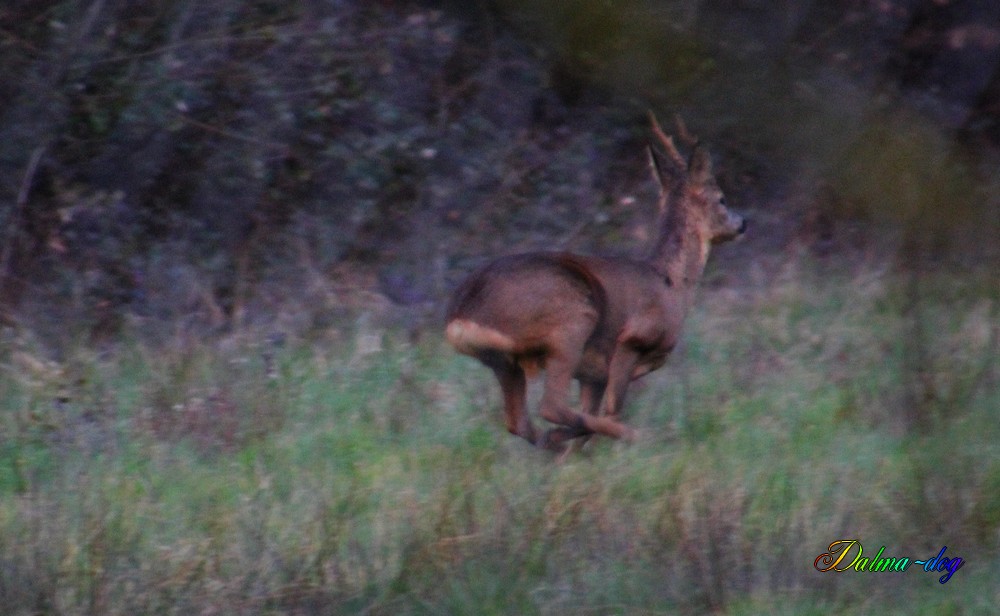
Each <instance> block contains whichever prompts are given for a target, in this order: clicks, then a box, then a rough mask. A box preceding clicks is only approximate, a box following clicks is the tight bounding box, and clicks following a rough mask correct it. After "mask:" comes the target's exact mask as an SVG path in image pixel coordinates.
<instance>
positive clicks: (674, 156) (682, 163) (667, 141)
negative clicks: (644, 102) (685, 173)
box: [646, 111, 688, 169]
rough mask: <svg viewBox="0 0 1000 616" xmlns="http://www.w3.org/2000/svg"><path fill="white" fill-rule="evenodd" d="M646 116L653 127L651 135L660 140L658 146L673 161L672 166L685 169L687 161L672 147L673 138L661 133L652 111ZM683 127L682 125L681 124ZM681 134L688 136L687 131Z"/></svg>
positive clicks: (661, 130)
mask: <svg viewBox="0 0 1000 616" xmlns="http://www.w3.org/2000/svg"><path fill="white" fill-rule="evenodd" d="M646 114H647V115H648V116H649V123H650V124H652V125H653V134H655V135H656V138H657V139H659V140H660V145H662V146H663V149H665V150H666V151H667V154H669V155H670V159H671V160H673V161H674V164H676V165H678V166H679V167H680V168H681V169H687V161H686V160H684V157H683V156H681V153H680V152H678V151H677V146H675V145H674V138H673V137H671V136H669V135H667V134H666V133H665V132H663V129H662V128H660V123H659V122H657V121H656V115H654V114H653V112H652V111H647V112H646ZM682 126H683V124H682ZM683 134H685V135H688V132H687V129H684V132H683Z"/></svg>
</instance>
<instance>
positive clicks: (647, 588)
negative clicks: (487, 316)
mask: <svg viewBox="0 0 1000 616" xmlns="http://www.w3.org/2000/svg"><path fill="white" fill-rule="evenodd" d="M973 282H974V281H973ZM968 284H970V283H969V282H968V281H963V282H962V283H956V282H950V281H949V279H948V278H947V277H943V276H941V277H931V278H930V279H929V280H928V282H927V283H926V285H925V288H924V292H923V295H922V296H921V298H920V301H921V302H922V308H923V309H922V310H921V318H922V319H924V322H922V323H920V324H919V325H920V326H921V327H923V328H924V329H925V330H926V331H931V332H934V336H933V340H934V344H933V345H930V346H928V347H927V348H924V349H922V351H921V352H920V353H919V355H920V359H919V361H914V360H913V358H912V356H911V355H912V353H913V347H912V344H909V343H908V342H907V341H906V340H903V339H902V338H903V337H905V336H906V335H907V332H912V331H913V323H912V322H911V321H909V320H908V319H907V317H905V316H904V315H905V314H907V313H906V311H905V310H904V308H906V301H908V299H907V298H908V297H909V296H908V295H907V294H906V292H905V291H904V285H902V284H901V283H900V282H899V281H896V280H895V279H894V278H892V277H891V276H882V277H878V276H871V275H861V274H857V275H850V274H835V275H829V274H826V275H823V276H820V275H818V274H816V275H812V274H805V275H803V276H799V277H794V278H792V279H789V280H784V281H777V282H775V283H773V284H772V285H771V286H769V287H767V288H762V289H754V290H745V291H739V292H737V291H732V290H719V291H714V290H710V289H706V290H704V292H703V293H702V294H701V297H700V300H699V302H698V305H697V307H696V309H695V312H694V314H693V315H692V317H691V319H690V320H689V322H688V324H687V329H686V331H685V340H684V343H683V345H682V347H681V348H679V349H678V351H677V353H676V354H675V356H674V357H673V358H672V359H671V361H670V362H669V363H668V367H666V368H665V369H664V370H662V371H660V372H658V373H654V374H653V375H652V376H650V377H647V378H646V379H645V383H644V384H643V385H642V386H636V387H634V388H633V392H632V395H631V396H630V400H629V402H628V404H627V412H628V415H629V419H628V420H629V423H630V424H631V425H633V426H635V427H637V428H639V429H640V430H642V434H643V436H642V438H641V439H640V441H639V442H638V443H636V444H634V445H630V446H625V445H622V444H618V443H612V442H608V441H606V440H600V439H593V440H592V441H591V442H590V443H589V444H588V445H587V446H586V447H585V448H584V449H583V450H582V451H581V452H579V453H578V454H577V455H575V456H572V457H570V458H568V459H567V460H566V461H565V462H563V463H561V464H557V463H555V462H554V460H553V459H552V457H551V456H550V455H548V454H547V453H544V452H539V451H535V450H533V449H532V448H530V447H529V446H528V445H527V444H525V443H524V442H523V441H520V440H519V439H516V438H515V437H512V436H509V435H508V434H507V433H506V432H505V431H504V430H503V427H502V421H501V418H500V414H499V411H498V408H499V392H498V391H497V390H496V386H495V384H494V383H493V382H492V379H491V376H490V374H489V372H488V371H487V370H485V369H484V368H482V367H481V366H479V365H477V364H475V363H474V362H472V361H470V360H468V359H466V358H463V357H460V356H457V355H455V354H454V353H453V352H451V351H450V350H449V349H447V348H446V346H445V345H444V344H443V342H442V341H441V340H440V338H438V337H435V336H428V337H426V340H425V341H423V342H421V343H419V344H411V343H409V342H403V341H402V340H403V338H404V337H403V336H401V335H397V334H396V333H395V332H393V331H385V332H383V339H382V342H381V345H380V346H381V348H380V350H373V349H376V348H377V347H378V346H379V345H374V346H373V345H371V344H370V342H371V341H368V342H369V344H367V346H366V345H358V346H355V345H353V344H347V343H344V342H343V341H341V342H339V343H338V344H337V345H336V346H334V345H331V344H324V343H320V342H304V341H300V342H289V343H287V344H286V345H284V346H282V347H280V348H270V347H268V345H267V344H266V343H262V342H260V341H259V340H258V339H257V338H255V337H254V336H251V335H249V334H246V335H243V336H233V337H231V338H230V339H227V340H225V341H216V342H214V343H208V342H197V343H188V344H178V345H175V346H174V347H171V348H169V349H155V350H154V349H148V348H145V347H143V345H142V344H141V343H138V342H136V343H131V344H123V345H122V346H121V347H120V348H119V350H118V351H116V352H115V353H112V354H109V355H106V356H100V357H98V356H96V355H94V354H93V353H91V352H90V351H88V350H87V349H83V348H79V349H73V350H71V351H70V352H69V353H68V354H67V355H66V357H65V358H64V359H63V360H62V361H61V362H59V363H55V362H45V361H43V360H42V359H41V357H40V356H41V353H40V352H39V351H38V350H37V349H34V348H33V347H32V345H31V344H30V341H28V340H17V341H15V343H14V344H12V345H11V346H10V348H9V350H8V351H6V352H5V354H4V355H2V356H0V360H2V362H3V367H4V370H3V372H2V373H0V430H2V432H0V605H3V606H4V610H5V611H4V613H9V614H98V613H99V614H140V613H156V614H190V613H225V614H314V613H321V614H327V613H359V612H364V613H374V614H406V613H412V614H440V613H470V614H490V613H505V614H507V613H516V614H563V613H573V614H581V613H582V614H634V613H642V614H646V613H655V614H668V613H689V614H700V613H704V612H707V611H714V612H717V613H724V614H733V615H737V614H759V613H769V614H771V613H775V614H820V613H828V612H830V611H834V610H836V611H845V612H848V613H850V612H856V613H870V612H872V611H879V612H885V613H917V614H931V613H933V614H939V613H945V614H958V613H962V614H976V613H983V614H985V613H989V612H991V611H992V610H993V609H994V608H993V606H994V605H995V603H996V602H997V600H1000V594H998V591H997V585H996V576H995V574H996V570H997V567H998V566H1000V557H998V556H997V554H998V553H1000V550H998V547H1000V500H998V498H997V494H1000V463H998V462H997V460H1000V427H998V425H997V421H996V409H997V408H1000V393H998V389H1000V388H998V387H997V378H998V374H997V368H998V366H997V361H998V360H997V339H996V338H997V333H996V322H997V311H998V309H1000V301H998V298H997V297H996V295H995V293H996V292H995V290H990V287H989V285H988V284H983V285H982V286H981V287H980V288H979V289H980V290H979V291H978V292H969V291H968V290H967V285H968ZM991 293H993V295H991ZM366 349H367V350H366ZM269 353H271V354H273V355H274V359H273V368H272V376H268V362H269V361H270V360H268V359H266V356H267V355H268V354H269ZM915 382H918V383H922V385H921V387H923V389H917V391H920V392H923V394H925V396H924V397H922V398H914V397H913V391H914V387H915V386H914V383H915ZM927 396H930V397H927ZM913 403H916V404H919V405H920V407H921V408H920V409H919V412H914V410H915V409H913V408H911V407H910V406H909V405H911V404H913ZM846 538H857V539H860V540H861V541H862V543H863V544H864V546H865V551H866V555H867V553H868V551H869V550H871V551H872V553H874V551H876V550H877V549H878V547H879V546H881V545H885V546H886V553H887V554H890V555H895V556H909V557H911V558H926V557H928V556H932V555H934V554H936V553H937V551H938V550H939V549H940V547H941V546H942V545H947V546H948V552H949V554H953V555H957V556H962V557H963V558H965V559H966V562H967V563H968V565H967V566H966V567H964V568H963V569H961V570H960V571H958V572H957V573H956V574H955V575H954V577H953V578H952V579H951V580H950V581H949V582H948V583H947V584H945V585H941V584H939V583H937V577H938V576H937V575H932V574H929V573H924V572H922V571H917V570H915V569H916V568H913V569H912V570H910V571H907V572H906V573H902V574H900V573H896V574H888V573H858V572H854V571H848V572H844V573H819V572H817V571H816V570H815V569H814V568H813V561H814V559H815V558H816V556H817V555H819V554H820V553H822V552H824V551H825V550H826V546H827V545H828V544H830V543H831V542H832V541H835V540H837V539H846Z"/></svg>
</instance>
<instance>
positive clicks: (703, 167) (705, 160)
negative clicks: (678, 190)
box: [688, 145, 712, 183]
mask: <svg viewBox="0 0 1000 616" xmlns="http://www.w3.org/2000/svg"><path fill="white" fill-rule="evenodd" d="M688 176H689V177H690V178H691V179H692V180H693V181H694V182H698V183H702V182H707V181H708V180H710V179H712V157H711V156H710V155H709V153H708V150H706V149H705V148H704V147H702V146H700V145H698V146H695V148H694V151H693V152H691V162H689V163H688Z"/></svg>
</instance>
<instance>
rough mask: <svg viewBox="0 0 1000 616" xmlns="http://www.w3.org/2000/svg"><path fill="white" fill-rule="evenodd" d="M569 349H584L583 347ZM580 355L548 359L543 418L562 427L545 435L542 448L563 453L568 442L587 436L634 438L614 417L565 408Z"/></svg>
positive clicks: (556, 355) (556, 354)
mask: <svg viewBox="0 0 1000 616" xmlns="http://www.w3.org/2000/svg"><path fill="white" fill-rule="evenodd" d="M563 348H564V349H565V348H567V347H563ZM568 348H579V349H582V348H583V343H582V342H581V343H580V345H579V346H569V347H568ZM579 355H580V352H579V351H577V352H575V353H574V352H566V351H562V352H558V351H555V350H554V351H553V352H552V353H551V354H550V355H549V357H548V358H547V359H546V375H545V389H544V392H543V393H542V402H541V415H542V417H543V418H544V419H545V420H546V421H550V422H552V423H555V424H558V425H559V427H557V428H552V429H551V430H549V431H548V432H546V433H545V435H544V436H543V437H542V440H541V442H540V444H541V445H543V446H545V447H548V448H550V449H558V450H562V449H563V443H565V441H567V440H570V439H573V438H577V437H579V436H583V435H585V434H593V433H597V434H604V435H607V436H610V437H612V438H616V439H617V438H629V437H631V436H632V435H633V431H632V430H631V429H630V428H628V427H627V426H624V425H622V424H621V423H619V422H618V421H617V420H616V419H614V418H613V417H601V416H596V415H591V414H589V413H588V414H585V413H578V412H576V411H574V410H572V409H571V408H570V407H569V406H568V405H567V404H566V399H567V397H568V395H569V387H570V383H571V381H572V378H573V372H574V371H575V369H576V366H577V364H578V363H579V359H580V357H579Z"/></svg>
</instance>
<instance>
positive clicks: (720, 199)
mask: <svg viewBox="0 0 1000 616" xmlns="http://www.w3.org/2000/svg"><path fill="white" fill-rule="evenodd" d="M719 205H721V206H722V207H726V198H725V197H719Z"/></svg>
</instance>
